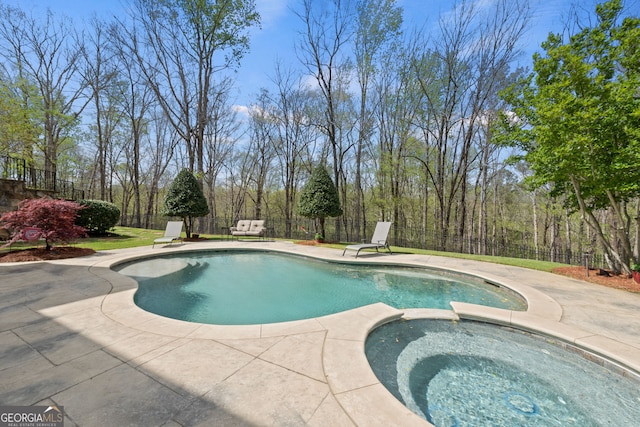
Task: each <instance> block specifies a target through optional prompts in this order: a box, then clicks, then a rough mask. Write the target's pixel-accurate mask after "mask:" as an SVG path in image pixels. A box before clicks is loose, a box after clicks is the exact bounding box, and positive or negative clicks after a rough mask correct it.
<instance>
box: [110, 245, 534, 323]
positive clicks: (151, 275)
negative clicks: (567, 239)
mask: <svg viewBox="0 0 640 427" xmlns="http://www.w3.org/2000/svg"><path fill="white" fill-rule="evenodd" d="M163 270H165V271H163ZM118 271H120V272H121V273H122V274H126V275H129V276H131V277H134V278H135V279H136V280H137V281H138V285H139V286H138V291H137V292H136V294H135V297H134V301H135V303H136V304H137V305H138V306H139V307H141V308H143V309H144V310H147V311H150V312H152V313H156V314H159V315H161V316H165V317H170V318H174V319H180V320H186V321H191V322H199V323H210V324H220V325H248V324H263V323H276V322H284V321H291V320H301V319H308V318H313V317H319V316H324V315H327V314H333V313H338V312H341V311H345V310H349V309H353V308H356V307H361V306H364V305H368V304H373V303H377V302H383V303H385V304H388V305H390V306H392V307H395V308H443V309H450V308H451V307H450V305H449V303H450V302H451V301H460V302H468V303H473V304H482V305H487V306H492V307H498V308H504V309H509V310H525V309H526V303H525V301H524V300H523V299H522V298H521V297H520V296H519V295H517V294H515V293H514V292H512V291H510V290H508V289H504V288H501V287H498V286H495V285H491V284H487V283H485V282H484V281H483V280H481V279H478V278H474V277H472V276H462V275H453V274H447V273H445V272H436V271H430V270H428V269H425V268H410V267H393V266H388V265H387V266H381V265H366V264H343V263H336V262H327V261H320V260H316V259H311V258H306V257H301V256H294V255H285V254H278V253H273V252H266V251H207V252H196V253H187V254H185V253H182V254H174V255H170V256H165V257H156V258H153V259H149V260H142V261H136V262H134V263H128V264H125V265H123V266H120V267H119V268H118Z"/></svg>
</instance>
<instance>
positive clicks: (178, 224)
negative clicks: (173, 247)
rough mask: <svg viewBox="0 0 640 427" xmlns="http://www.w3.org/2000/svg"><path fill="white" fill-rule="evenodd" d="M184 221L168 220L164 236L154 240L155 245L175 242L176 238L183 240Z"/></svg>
mask: <svg viewBox="0 0 640 427" xmlns="http://www.w3.org/2000/svg"><path fill="white" fill-rule="evenodd" d="M182 225H183V222H182V221H168V222H167V228H166V229H165V230H164V236H162V237H158V238H157V239H155V240H154V241H153V246H152V247H155V246H156V243H169V244H171V243H173V242H174V241H176V240H182V238H181V237H180V234H182Z"/></svg>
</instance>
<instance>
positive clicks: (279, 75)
mask: <svg viewBox="0 0 640 427" xmlns="http://www.w3.org/2000/svg"><path fill="white" fill-rule="evenodd" d="M273 82H274V83H275V85H276V87H277V92H276V93H275V94H274V95H273V97H272V99H271V108H270V110H269V115H270V117H271V118H272V120H273V121H274V124H275V125H276V129H275V131H274V135H273V143H274V149H275V151H276V155H277V159H278V162H279V164H280V168H279V170H280V180H281V183H282V185H283V187H284V208H283V210H284V212H283V213H284V218H285V236H287V237H291V233H292V229H291V224H292V221H293V217H294V212H293V210H294V207H295V206H296V203H295V201H296V195H297V190H298V181H299V179H300V169H301V163H302V157H303V153H304V152H306V151H307V150H308V148H309V146H310V145H311V143H312V141H313V139H314V136H313V133H314V132H313V129H312V127H311V123H310V118H309V115H308V103H309V98H310V93H309V91H308V90H305V89H304V87H302V85H301V82H300V77H299V76H296V75H295V74H294V73H293V72H292V71H291V70H287V69H285V68H284V67H283V66H282V64H276V69H275V75H274V77H273Z"/></svg>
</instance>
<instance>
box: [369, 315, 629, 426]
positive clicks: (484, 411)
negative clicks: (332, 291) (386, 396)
mask: <svg viewBox="0 0 640 427" xmlns="http://www.w3.org/2000/svg"><path fill="white" fill-rule="evenodd" d="M566 348H567V346H566V344H565V345H562V343H559V342H556V341H553V340H551V339H543V338H542V337H538V336H535V335H531V334H527V333H523V332H520V331H516V330H513V329H509V328H502V327H497V326H493V325H488V324H483V323H477V322H470V321H460V322H451V321H443V320H428V319H420V320H410V321H396V322H391V323H389V324H386V325H383V326H381V327H379V328H377V329H376V330H374V331H372V333H371V334H370V335H369V337H368V339H367V342H366V353H367V358H368V360H369V363H370V364H371V367H372V369H373V371H374V372H375V373H376V376H377V377H378V379H379V380H380V382H381V383H382V384H384V386H385V387H386V388H387V389H388V390H389V391H390V392H391V393H392V394H393V395H394V396H395V397H396V398H397V399H399V400H400V401H401V402H402V403H404V404H405V406H407V407H408V408H409V409H411V410H412V411H413V412H414V413H416V414H418V415H419V416H421V417H423V418H425V419H427V420H428V421H429V422H431V423H432V424H434V425H435V426H437V427H453V426H457V427H463V426H492V427H500V426H509V427H511V426H545V427H547V426H562V427H564V426H576V427H578V426H579V427H586V426H616V427H617V426H632V425H640V424H638V423H639V421H640V380H639V379H638V377H637V376H634V374H632V373H629V372H627V376H626V377H625V376H623V375H621V374H620V373H619V372H614V371H613V370H611V369H608V368H605V366H606V365H605V364H604V363H602V364H598V363H595V362H593V361H591V360H587V358H585V357H583V356H582V355H581V354H580V352H579V351H577V350H575V349H573V350H572V351H567V349H566ZM589 357H590V358H591V359H596V358H595V357H594V356H593V355H590V356H589ZM599 360H600V361H602V359H599ZM618 371H622V369H621V368H618Z"/></svg>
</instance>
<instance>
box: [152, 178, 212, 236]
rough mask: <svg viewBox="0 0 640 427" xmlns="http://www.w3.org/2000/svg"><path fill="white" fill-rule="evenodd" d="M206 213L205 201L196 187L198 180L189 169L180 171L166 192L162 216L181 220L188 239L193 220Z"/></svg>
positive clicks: (207, 209)
mask: <svg viewBox="0 0 640 427" xmlns="http://www.w3.org/2000/svg"><path fill="white" fill-rule="evenodd" d="M208 213H209V206H208V205H207V199H206V198H205V197H204V194H203V193H202V189H201V188H200V185H198V180H196V177H195V176H193V174H192V173H191V171H190V170H189V169H182V170H181V171H180V172H179V173H178V176H176V179H174V180H173V182H172V183H171V186H170V187H169V190H168V191H167V195H166V196H165V198H164V209H163V210H162V214H163V215H166V216H177V217H180V218H182V220H183V221H184V227H185V232H186V234H187V238H190V237H191V232H192V231H193V219H194V218H197V217H201V216H205V215H207V214H208Z"/></svg>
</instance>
